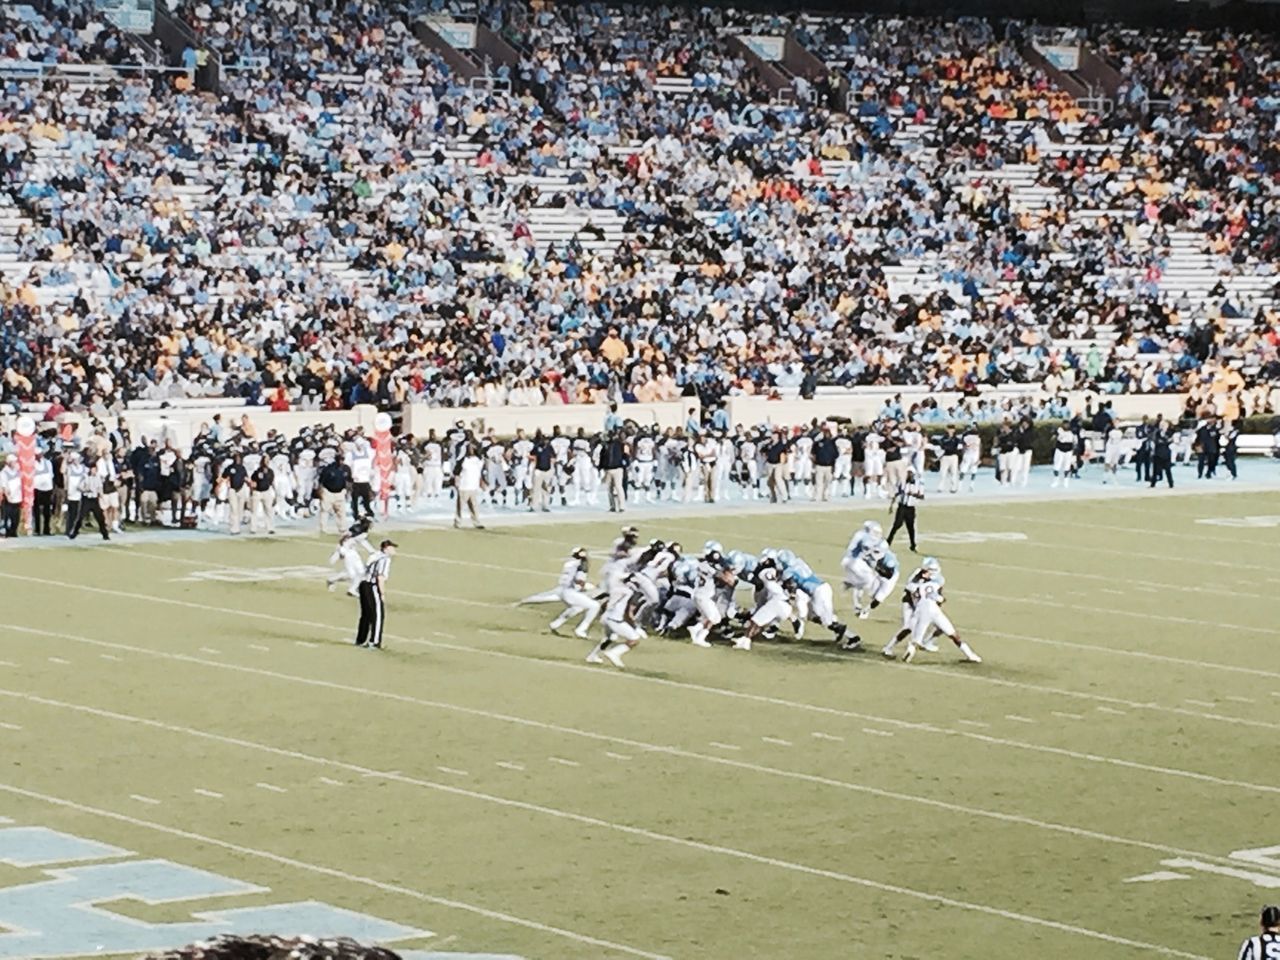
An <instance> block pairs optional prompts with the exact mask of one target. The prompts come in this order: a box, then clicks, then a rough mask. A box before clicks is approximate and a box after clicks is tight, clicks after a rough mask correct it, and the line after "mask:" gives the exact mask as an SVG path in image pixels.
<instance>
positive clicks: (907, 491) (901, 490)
mask: <svg viewBox="0 0 1280 960" xmlns="http://www.w3.org/2000/svg"><path fill="white" fill-rule="evenodd" d="M894 498H895V499H896V500H897V503H898V506H900V507H914V506H915V505H916V504H917V503H919V502H920V501H921V500H923V499H924V486H923V485H922V484H921V483H920V481H919V480H912V481H911V482H910V483H908V482H906V481H903V482H902V483H900V484H898V490H897V492H896V493H895V494H894Z"/></svg>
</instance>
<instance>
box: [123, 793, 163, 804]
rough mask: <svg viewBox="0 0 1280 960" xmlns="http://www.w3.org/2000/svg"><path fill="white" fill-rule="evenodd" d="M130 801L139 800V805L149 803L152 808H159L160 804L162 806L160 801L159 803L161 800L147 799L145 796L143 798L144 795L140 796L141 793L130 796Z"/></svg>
mask: <svg viewBox="0 0 1280 960" xmlns="http://www.w3.org/2000/svg"><path fill="white" fill-rule="evenodd" d="M129 799H130V800H137V801H138V802H139V803H149V804H151V805H152V806H159V804H160V801H159V800H157V799H156V798H155V797H145V796H143V795H142V794H140V793H131V794H129Z"/></svg>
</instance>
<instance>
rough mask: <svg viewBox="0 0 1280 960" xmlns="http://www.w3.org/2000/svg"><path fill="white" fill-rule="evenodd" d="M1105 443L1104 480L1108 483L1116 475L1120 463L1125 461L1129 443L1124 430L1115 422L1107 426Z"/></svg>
mask: <svg viewBox="0 0 1280 960" xmlns="http://www.w3.org/2000/svg"><path fill="white" fill-rule="evenodd" d="M1103 443H1104V445H1105V447H1106V449H1105V450H1104V451H1103V461H1102V482H1103V483H1106V482H1108V481H1109V480H1110V479H1111V478H1112V477H1114V476H1115V475H1116V470H1118V469H1119V467H1120V464H1122V463H1124V460H1125V453H1126V448H1127V447H1128V445H1129V444H1128V441H1127V440H1126V439H1125V436H1124V431H1123V430H1121V429H1120V428H1119V427H1118V426H1116V425H1115V424H1114V423H1113V424H1112V425H1111V426H1110V427H1109V428H1107V432H1106V435H1105V437H1104V440H1103Z"/></svg>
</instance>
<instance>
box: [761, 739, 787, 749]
mask: <svg viewBox="0 0 1280 960" xmlns="http://www.w3.org/2000/svg"><path fill="white" fill-rule="evenodd" d="M760 739H761V740H763V741H764V742H765V743H772V744H775V745H776V746H779V747H789V746H791V741H790V740H783V739H782V738H781V737H761V738H760Z"/></svg>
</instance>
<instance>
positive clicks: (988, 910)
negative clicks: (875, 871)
mask: <svg viewBox="0 0 1280 960" xmlns="http://www.w3.org/2000/svg"><path fill="white" fill-rule="evenodd" d="M154 723H156V724H158V725H159V726H161V727H162V728H163V727H164V726H165V725H163V724H159V722H158V721H154ZM183 729H184V731H185V732H188V733H190V734H192V735H195V736H199V737H203V738H207V739H212V740H219V741H222V740H225V741H226V742H228V743H238V744H239V745H242V746H246V747H249V748H251V749H252V748H255V747H257V748H262V747H263V746H264V745H261V744H254V743H253V742H252V741H242V740H238V738H233V737H222V736H221V735H220V734H214V733H210V732H207V731H199V730H194V729H192V728H183ZM266 749H267V750H269V751H270V752H272V753H277V752H278V753H280V754H282V755H286V756H293V757H294V758H295V759H309V760H312V761H313V762H320V763H327V764H331V765H333V766H336V767H342V768H345V769H348V770H350V771H351V772H353V773H358V774H361V775H363V774H365V773H368V772H369V768H366V767H361V766H359V765H357V764H351V763H346V762H344V761H339V760H330V759H327V758H322V757H310V756H309V755H307V754H303V753H300V752H298V751H291V750H284V749H282V748H273V747H267V748H266ZM387 779H388V780H393V781H395V782H398V783H401V784H405V785H410V786H417V787H422V788H424V789H428V790H433V791H436V792H439V793H445V794H449V795H452V796H457V797H464V798H467V799H472V800H478V801H482V802H485V803H490V804H495V805H498V806H502V807H507V808H511V809H517V810H523V811H525V812H528V813H538V814H542V815H543V816H547V817H550V818H553V819H558V820H564V821H567V822H571V823H576V824H581V825H583V826H590V827H595V828H597V829H601V830H608V831H612V832H616V833H621V834H624V835H627V836H633V837H639V838H641V839H645V840H650V841H653V842H655V843H664V844H668V845H670V846H675V847H680V848H683V849H690V850H697V851H699V852H703V853H712V854H717V855H719V856H723V857H726V858H729V859H734V860H740V861H743V862H747V863H754V864H759V865H762V866H769V867H773V868H775V869H778V870H782V871H786V872H790V873H796V874H800V875H803V876H809V877H816V878H819V879H824V880H832V881H835V882H838V883H842V884H848V885H850V886H857V887H862V888H864V889H870V890H877V891H880V892H883V893H892V894H895V895H898V896H901V897H908V898H911V899H914V900H920V901H923V902H927V903H933V904H937V905H939V906H947V907H951V908H953V909H958V910H963V911H967V912H971V913H978V914H982V915H984V916H991V917H998V918H1000V919H1004V920H1009V921H1012V922H1015V923H1021V924H1025V925H1029V926H1036V927H1042V928H1046V929H1052V930H1056V931H1058V932H1060V933H1070V934H1073V935H1075V936H1080V937H1084V938H1087V939H1092V940H1099V941H1102V942H1106V943H1113V944H1117V945H1119V946H1126V947H1132V948H1135V949H1140V950H1147V951H1151V952H1154V953H1159V954H1162V955H1164V956H1171V957H1182V958H1186V960H1210V958H1205V957H1203V955H1201V954H1193V953H1188V952H1186V951H1183V950H1178V949H1176V948H1173V947H1166V946H1163V945H1161V944H1154V943H1147V942H1145V941H1141V940H1133V939H1130V938H1128V937H1121V936H1117V935H1115V934H1110V933H1106V932H1103V931H1099V930H1093V929H1090V928H1088V927H1081V926H1076V925H1074V924H1067V923H1063V922H1061V921H1057V920H1051V919H1048V918H1044V917H1039V916H1035V915H1032V914H1027V913H1019V912H1016V911H1012V910H1004V909H1002V908H999V907H993V906H990V905H988V904H983V903H975V902H970V901H966V900H960V899H957V898H954V897H949V896H946V895H943V894H937V893H932V892H930V891H925V890H918V889H915V888H912V887H905V886H901V885H899V884H892V883H884V882H881V881H878V880H873V879H870V878H867V877H860V876H856V875H854V874H849V873H844V872H841V871H838V870H831V869H827V868H823V867H815V866H811V865H809V864H804V863H799V862H795V861H790V860H784V859H781V858H778V857H771V856H766V855H763V854H758V853H753V852H751V851H748V850H740V849H736V848H734V847H730V846H726V845H723V844H718V843H708V842H704V841H701V840H693V839H691V838H688V837H680V836H675V835H673V834H666V833H662V832H660V831H656V830H649V829H647V828H644V827H637V826H632V825H629V824H624V823H619V822H616V821H612V820H605V819H602V818H599V817H594V816H589V815H587V814H581V813H575V812H572V811H568V810H561V809H558V808H556V807H550V806H545V805H543V804H538V803H531V802H528V801H523V800H513V799H510V798H506V797H500V796H496V795H494V794H488V793H482V792H480V791H476V790H468V789H465V788H463V787H457V786H451V785H449V784H443V783H437V782H435V781H432V780H424V779H419V778H416V777H408V776H404V775H400V776H390V775H388V777H387ZM0 790H4V791H7V792H9V793H13V794H16V795H19V796H27V797H34V798H37V799H42V800H45V801H47V802H54V803H61V804H62V805H65V806H69V807H72V808H82V807H81V805H79V804H75V803H73V802H71V801H65V800H62V798H57V797H52V796H50V795H48V794H37V793H36V792H35V791H30V790H25V789H23V788H19V787H15V786H13V785H9V784H0ZM82 809H88V810H90V812H94V813H97V812H99V811H98V810H96V809H92V808H82ZM102 812H103V813H106V815H108V816H111V815H112V814H110V813H109V812H107V811H102ZM174 833H175V834H179V833H186V831H176V830H175V831H174ZM188 837H189V838H191V839H196V838H197V837H196V835H195V834H188ZM200 839H203V838H200ZM213 842H217V841H213ZM282 859H283V858H282ZM294 862H295V863H298V862H300V861H294Z"/></svg>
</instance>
